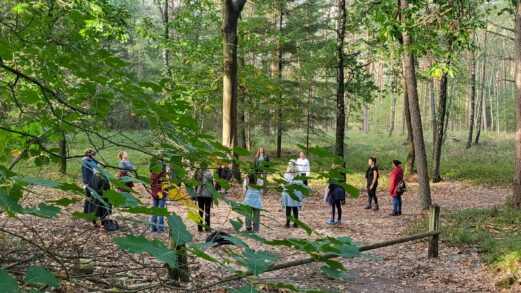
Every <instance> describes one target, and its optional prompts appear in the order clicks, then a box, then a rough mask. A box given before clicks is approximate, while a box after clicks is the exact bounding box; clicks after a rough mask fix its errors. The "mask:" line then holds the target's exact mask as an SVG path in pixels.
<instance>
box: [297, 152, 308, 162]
mask: <svg viewBox="0 0 521 293" xmlns="http://www.w3.org/2000/svg"><path fill="white" fill-rule="evenodd" d="M298 156H299V158H301V159H302V160H304V159H305V158H306V154H305V153H304V152H300V154H299V155H298Z"/></svg>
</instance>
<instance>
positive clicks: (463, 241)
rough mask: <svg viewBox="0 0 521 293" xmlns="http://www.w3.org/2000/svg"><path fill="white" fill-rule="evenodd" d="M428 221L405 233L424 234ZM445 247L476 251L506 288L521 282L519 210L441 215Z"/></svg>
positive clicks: (508, 206)
mask: <svg viewBox="0 0 521 293" xmlns="http://www.w3.org/2000/svg"><path fill="white" fill-rule="evenodd" d="M427 227H428V222H427V220H422V221H420V222H417V223H416V224H414V225H413V226H411V227H410V230H409V231H408V233H416V232H420V231H426V230H427ZM441 240H442V242H444V243H447V244H450V245H454V246H467V245H471V246H474V247H476V248H477V250H478V252H479V253H480V255H481V257H482V258H483V260H484V261H485V262H486V263H487V265H488V266H489V267H490V268H492V269H495V270H497V271H498V272H500V273H501V274H502V275H504V276H505V277H504V278H503V279H501V281H500V282H499V285H501V286H504V287H509V286H511V285H512V284H513V282H516V281H517V280H518V279H519V278H521V210H519V209H515V208H513V207H511V206H510V205H508V204H505V205H503V206H500V207H495V208H488V209H464V210H461V211H457V212H450V211H446V210H445V211H443V213H442V234H441Z"/></svg>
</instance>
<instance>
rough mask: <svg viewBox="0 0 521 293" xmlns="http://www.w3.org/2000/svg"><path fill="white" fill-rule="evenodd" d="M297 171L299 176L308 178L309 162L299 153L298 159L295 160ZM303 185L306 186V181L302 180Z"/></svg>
mask: <svg viewBox="0 0 521 293" xmlns="http://www.w3.org/2000/svg"><path fill="white" fill-rule="evenodd" d="M297 169H298V172H299V174H300V176H306V177H309V176H310V175H311V168H310V166H309V160H308V159H307V158H306V154H304V152H300V154H299V158H298V159H297ZM303 182H304V185H306V186H308V179H307V178H306V179H305V180H303Z"/></svg>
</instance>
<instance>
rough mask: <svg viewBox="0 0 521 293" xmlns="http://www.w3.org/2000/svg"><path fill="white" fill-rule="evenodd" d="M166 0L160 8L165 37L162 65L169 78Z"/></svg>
mask: <svg viewBox="0 0 521 293" xmlns="http://www.w3.org/2000/svg"><path fill="white" fill-rule="evenodd" d="M168 1H170V0H165V4H164V5H163V9H162V11H161V12H162V13H163V15H162V21H163V37H164V38H165V43H166V44H165V48H163V66H164V69H165V74H166V76H168V77H169V78H172V69H171V68H170V50H169V49H168V47H169V45H168V41H169V40H170V29H169V26H168V22H169V13H170V7H169V5H168Z"/></svg>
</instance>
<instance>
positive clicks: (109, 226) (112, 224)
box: [103, 220, 119, 232]
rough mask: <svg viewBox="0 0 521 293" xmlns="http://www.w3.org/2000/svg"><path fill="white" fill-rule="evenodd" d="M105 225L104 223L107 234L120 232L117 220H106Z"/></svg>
mask: <svg viewBox="0 0 521 293" xmlns="http://www.w3.org/2000/svg"><path fill="white" fill-rule="evenodd" d="M104 222H105V223H103V229H105V231H107V232H112V231H118V230H119V224H118V222H117V221H115V220H104Z"/></svg>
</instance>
